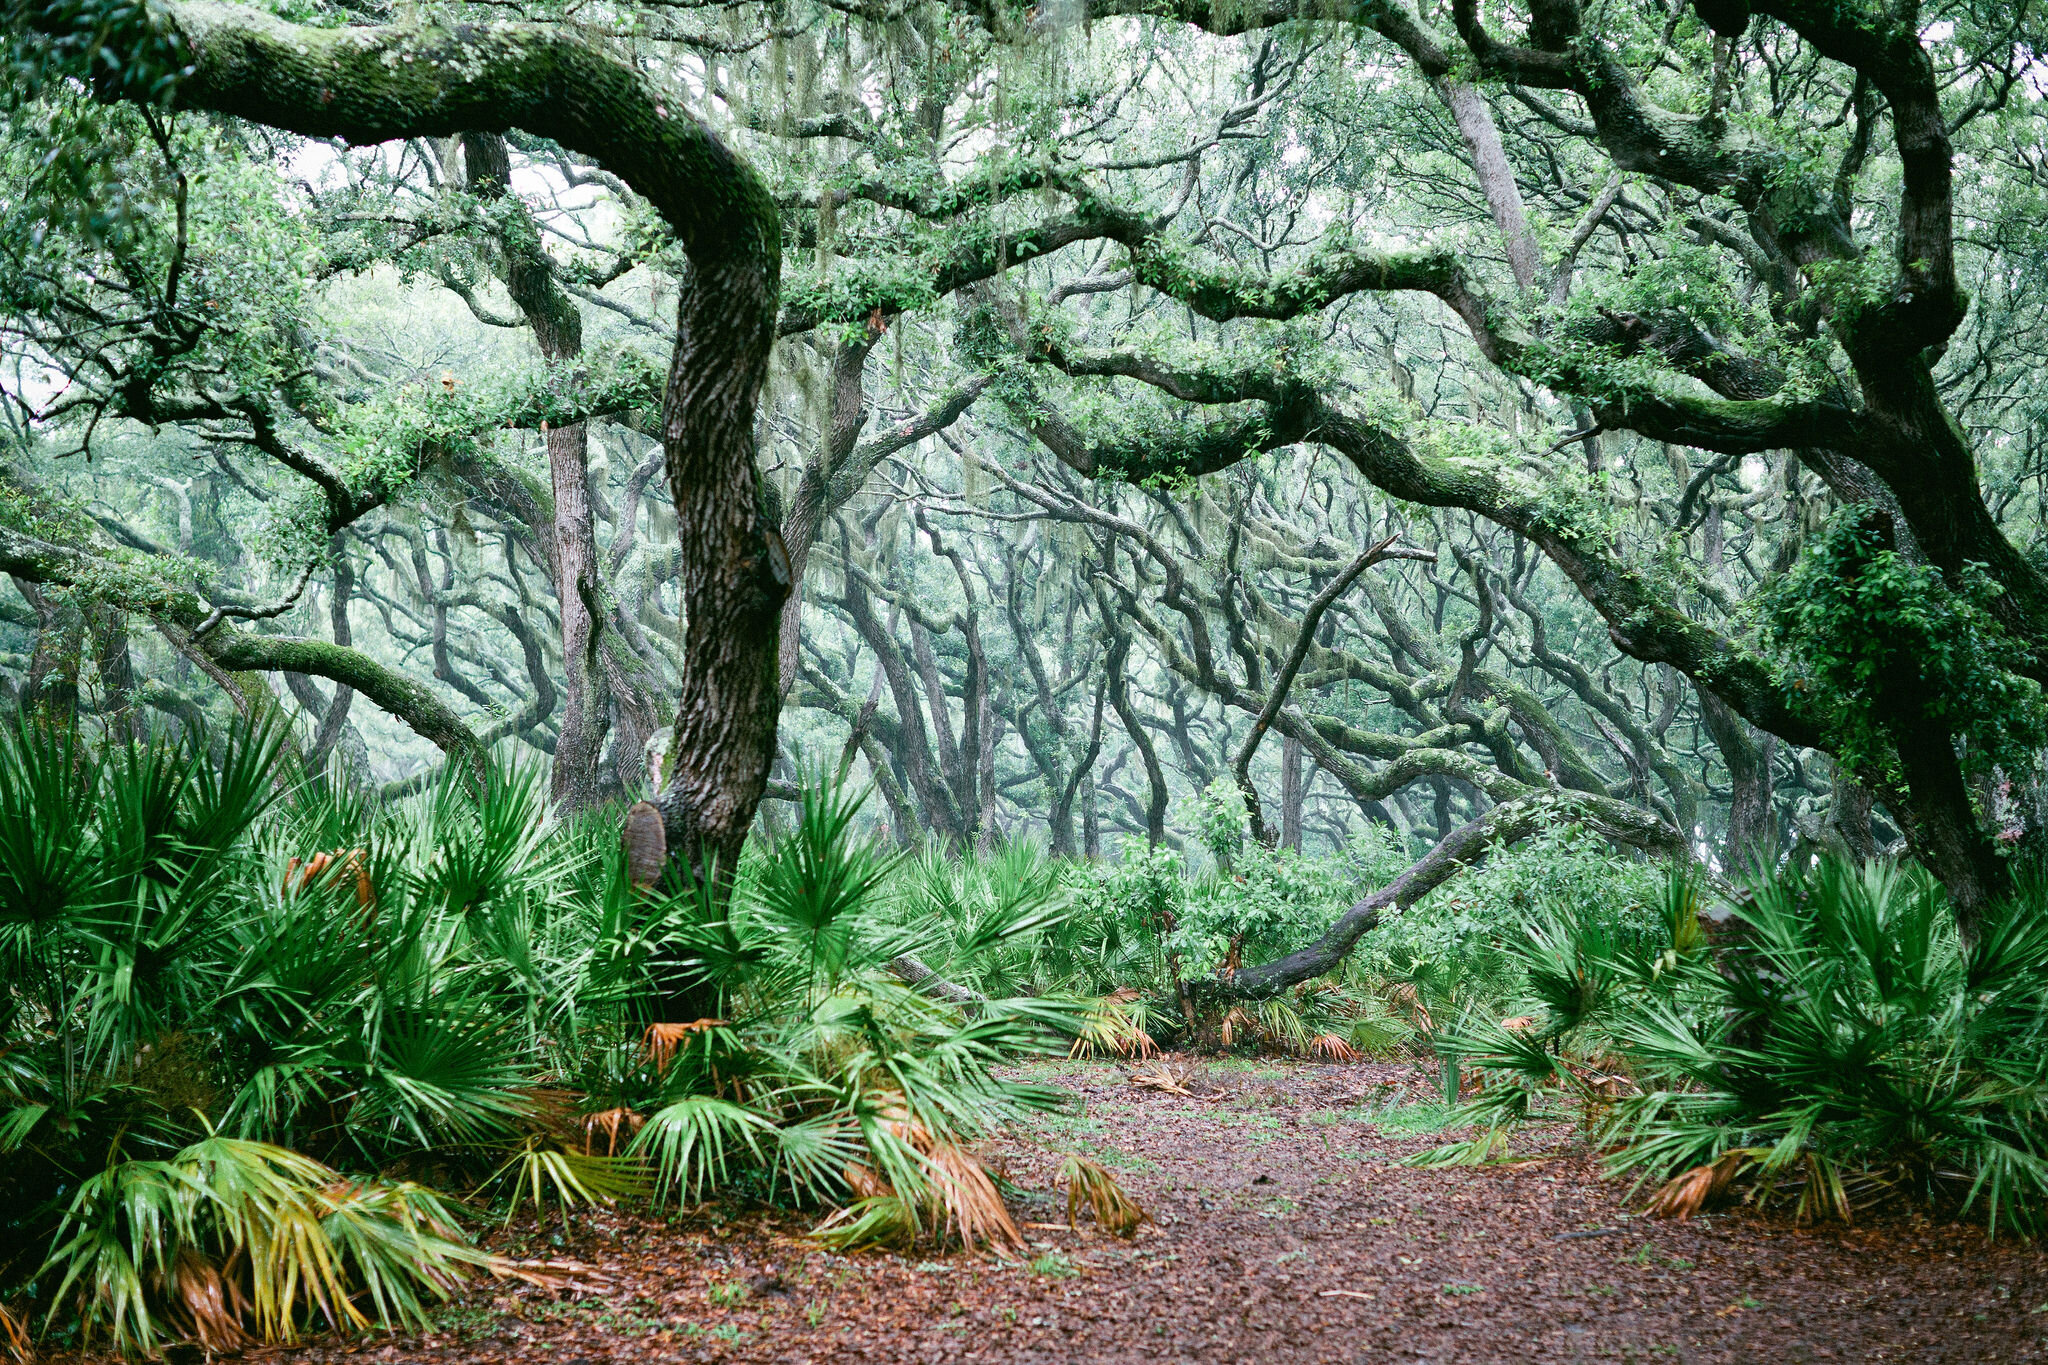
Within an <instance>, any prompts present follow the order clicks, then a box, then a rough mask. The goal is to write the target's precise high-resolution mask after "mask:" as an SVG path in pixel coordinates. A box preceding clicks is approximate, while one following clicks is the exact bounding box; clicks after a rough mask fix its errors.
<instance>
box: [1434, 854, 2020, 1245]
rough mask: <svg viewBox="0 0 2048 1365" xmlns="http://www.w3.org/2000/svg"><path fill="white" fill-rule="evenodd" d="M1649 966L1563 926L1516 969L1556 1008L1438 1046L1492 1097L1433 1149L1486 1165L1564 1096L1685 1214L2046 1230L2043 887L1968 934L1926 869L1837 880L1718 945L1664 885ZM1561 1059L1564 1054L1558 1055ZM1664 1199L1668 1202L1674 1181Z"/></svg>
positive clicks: (1543, 933) (1804, 882) (1739, 910)
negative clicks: (1786, 1206)
mask: <svg viewBox="0 0 2048 1365" xmlns="http://www.w3.org/2000/svg"><path fill="white" fill-rule="evenodd" d="M1663 901H1664V915H1665V923H1666V934H1665V937H1664V940H1663V942H1662V945H1661V947H1660V948H1659V949H1658V950H1657V951H1655V952H1648V951H1645V948H1646V946H1647V945H1645V944H1643V943H1642V942H1640V941H1632V940H1630V939H1627V938H1624V937H1621V936H1617V935H1616V934H1615V933H1614V932H1613V929H1612V926H1611V925H1608V924H1602V923H1600V922H1599V921H1597V920H1588V921H1583V922H1575V921H1571V920H1569V919H1559V920H1556V921H1553V922H1550V923H1548V924H1545V925H1543V926H1540V927H1538V928H1537V929H1536V930H1535V931H1534V932H1531V933H1528V934H1525V935H1524V936H1523V937H1522V938H1521V939H1519V940H1518V941H1517V942H1516V943H1515V944H1514V945H1513V949H1512V951H1513V952H1514V954H1515V956H1516V957H1517V959H1518V961H1519V962H1520V964H1521V966H1522V968H1523V970H1524V971H1525V973H1526V979H1527V981H1528V983H1529V985H1530V987H1531V989H1532V991H1533V992H1534V993H1535V994H1536V995H1537V996H1538V997H1539V998H1540V1000H1541V1002H1542V1014H1541V1017H1540V1019H1539V1020H1538V1022H1537V1023H1536V1024H1535V1025H1533V1026H1532V1027H1530V1028H1529V1029H1526V1030H1517V1031H1509V1030H1506V1029H1503V1028H1502V1027H1501V1026H1500V1025H1499V1024H1498V1023H1496V1022H1494V1021H1492V1020H1490V1019H1481V1020H1476V1021H1473V1022H1472V1023H1471V1024H1470V1025H1469V1026H1468V1027H1466V1028H1465V1029H1463V1030H1461V1031H1460V1032H1459V1033H1458V1035H1457V1036H1455V1037H1453V1038H1450V1039H1447V1040H1445V1042H1444V1046H1445V1047H1446V1048H1447V1049H1448V1050H1450V1051H1452V1052H1453V1053H1455V1054H1456V1055H1458V1056H1459V1057H1460V1058H1461V1059H1462V1060H1463V1062H1464V1063H1465V1064H1466V1065H1467V1066H1470V1067H1473V1068H1475V1069H1478V1070H1480V1071H1482V1072H1484V1073H1486V1074H1487V1075H1488V1077H1489V1080H1490V1082H1492V1083H1491V1084H1489V1086H1488V1088H1487V1089H1486V1090H1485V1091H1484V1092H1483V1093H1482V1094H1481V1096H1480V1097H1479V1098H1478V1099H1477V1100H1476V1101H1475V1102H1473V1103H1472V1104H1470V1105H1468V1106H1466V1108H1465V1109H1464V1110H1463V1111H1462V1112H1461V1114H1460V1115H1459V1118H1460V1120H1461V1121H1463V1122H1466V1123H1475V1122H1476V1123H1479V1124H1481V1125H1483V1127H1484V1131H1483V1132H1482V1133H1481V1135H1480V1136H1479V1137H1478V1138H1475V1139H1473V1140H1472V1141H1470V1142H1466V1143H1461V1144H1456V1145H1454V1146H1453V1147H1450V1148H1445V1149H1440V1150H1439V1151H1437V1152H1436V1153H1433V1154H1431V1156H1430V1159H1432V1160H1436V1161H1453V1160H1476V1159H1484V1158H1486V1157H1487V1156H1489V1155H1492V1154H1493V1153H1495V1152H1497V1151H1499V1150H1501V1148H1502V1146H1503V1144H1504V1141H1505V1138H1506V1135H1507V1133H1508V1131H1509V1129H1510V1128H1511V1126H1512V1125H1513V1124H1514V1123H1515V1122H1517V1121H1519V1120H1520V1119H1522V1118H1525V1117H1527V1116H1528V1115H1529V1114H1530V1113H1532V1112H1535V1111H1538V1110H1540V1108H1541V1107H1542V1105H1543V1104H1544V1103H1545V1102H1546V1101H1549V1100H1556V1099H1563V1100H1565V1101H1567V1102H1575V1103H1576V1104H1577V1105H1578V1106H1579V1108H1580V1113H1581V1115H1582V1117H1583V1118H1585V1119H1586V1120H1587V1122H1588V1124H1589V1126H1590V1127H1591V1128H1592V1130H1593V1131H1594V1132H1595V1134H1596V1136H1597V1137H1598V1139H1599V1140H1600V1141H1601V1143H1602V1144H1603V1145H1605V1146H1607V1147H1609V1148H1610V1149H1611V1155H1610V1156H1609V1158H1608V1165H1609V1168H1610V1170H1612V1171H1614V1172H1616V1173H1623V1174H1630V1175H1633V1176H1635V1177H1636V1178H1637V1180H1638V1181H1639V1182H1649V1183H1663V1184H1664V1188H1663V1189H1662V1190H1661V1191H1660V1194H1659V1198H1658V1200H1657V1203H1656V1207H1657V1208H1658V1209H1659V1210H1660V1211H1664V1212H1672V1213H1681V1214H1682V1213H1688V1212H1690V1211H1691V1210H1692V1209H1694V1208H1697V1207H1699V1205H1700V1204H1701V1203H1702V1202H1703V1201H1704V1200H1705V1199H1707V1198H1709V1197H1712V1196H1715V1195H1719V1194H1725V1193H1728V1192H1730V1191H1738V1190H1739V1191H1741V1192H1743V1193H1744V1194H1745V1195H1746V1196H1748V1197H1750V1198H1752V1199H1755V1200H1758V1201H1761V1202H1771V1201H1776V1200H1786V1201H1790V1202H1791V1203H1792V1204H1793V1205H1794V1207H1795V1208H1796V1211H1797V1212H1798V1213H1799V1215H1800V1216H1802V1217H1809V1218H1810V1217H1820V1216H1833V1217H1842V1218H1846V1217H1849V1216H1851V1215H1852V1213H1853V1211H1854V1208H1855V1207H1856V1206H1858V1205H1859V1204H1862V1203H1865V1202H1872V1201H1877V1200H1880V1199H1884V1198H1889V1197H1901V1196H1905V1197H1911V1198H1913V1199H1915V1200H1918V1201H1920V1202H1923V1203H1927V1204H1930V1205H1933V1206H1936V1207H1938V1208H1945V1209H1949V1210H1954V1211H1960V1212H1967V1213H1969V1214H1972V1215H1973V1216H1976V1217H1980V1218H1982V1219H1983V1220H1984V1221H1985V1222H1986V1224H1987V1225H1988V1226H1989V1228H1990V1229H1991V1230H1992V1231H1993V1232H1998V1231H2005V1230H2019V1231H2023V1232H2029V1233H2031V1232H2033V1231H2036V1230H2038V1228H2039V1226H2040V1223H2041V1217H2042V1213H2043V1211H2044V1209H2048V1048H2044V1043H2048V889H2044V888H2040V887H2034V888H2030V889H2028V890H2026V891H2025V892H2023V893H2022V894H2020V895H2018V896H2016V897H2014V898H2013V899H2012V900H2011V901H2010V902H2008V903H2006V904H2004V905H2002V906H1999V907H1996V908H1994V909H1993V910H1992V911H1991V912H1990V913H1988V914H1987V915H1986V917H1985V921H1984V923H1985V928H1984V930H1983V932H1982V935H1981V937H1980V938H1979V940H1978V941H1977V942H1976V943H1974V944H1971V945H1968V946H1965V945H1964V944H1963V943H1962V942H1961V940H1960V939H1959V937H1958V935H1957V933H1956V931H1955V927H1954V918H1953V915H1952V913H1951V911H1950V908H1949V906H1948V903H1947V900H1946V897H1945V896H1944V895H1943V893H1942V891H1941V889H1940V886H1939V884H1938V883H1936V882H1935V881H1934V880H1933V878H1931V877H1929V876H1928V875H1926V874H1925V873H1924V872H1922V871H1920V870H1918V869H1906V868H1897V867H1893V866H1891V865H1888V864H1882V863H1874V864H1871V865H1869V866H1867V867H1863V868H1860V869H1859V868H1855V867H1852V866H1849V865H1846V864H1844V863H1841V862H1836V861H1824V862H1821V863H1820V864H1818V865H1817V866H1815V867H1814V868H1812V869H1811V870H1809V871H1803V872H1797V873H1793V874H1788V875H1786V876H1783V877H1780V878H1777V879H1774V880H1770V881H1766V882H1763V883H1761V884H1759V885H1757V886H1756V887H1755V888H1753V890H1752V891H1751V893H1750V894H1749V896H1748V897H1747V898H1745V899H1744V900H1743V901H1741V902H1739V903H1737V904H1735V905H1733V906H1731V907H1730V908H1731V910H1732V912H1733V921H1732V924H1733V933H1732V936H1731V937H1730V939H1729V941H1728V942H1726V943H1725V944H1724V945H1722V946H1720V947H1719V948H1711V949H1710V948H1709V947H1708V945H1707V944H1706V943H1705V941H1704V938H1703V936H1702V935H1701V933H1700V931H1699V925H1698V921H1697V918H1696V901H1695V897H1694V894H1693V888H1692V887H1691V885H1690V884H1689V883H1687V882H1686V881H1685V880H1683V879H1674V880H1673V881H1672V882H1671V883H1670V884H1669V886H1668V887H1667V889H1666V894H1665V896H1664V898H1663ZM1546 1044H1548V1046H1546ZM1665 1182H1669V1183H1665Z"/></svg>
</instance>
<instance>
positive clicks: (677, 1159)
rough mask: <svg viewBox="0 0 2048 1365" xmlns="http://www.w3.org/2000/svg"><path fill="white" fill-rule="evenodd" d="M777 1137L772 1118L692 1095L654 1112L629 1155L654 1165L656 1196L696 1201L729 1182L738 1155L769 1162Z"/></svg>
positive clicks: (757, 1161)
mask: <svg viewBox="0 0 2048 1365" xmlns="http://www.w3.org/2000/svg"><path fill="white" fill-rule="evenodd" d="M774 1132H775V1123H774V1121H773V1120H772V1119H771V1118H769V1117H768V1116H767V1115H765V1114H761V1113H759V1112H757V1111H755V1110H753V1109H750V1108H748V1107H746V1106H745V1105H741V1104H735V1103H733V1102H732V1101H730V1100H723V1099H719V1098H718V1097H717V1096H715V1095H691V1096H689V1097H688V1098H686V1099H680V1100H677V1101H675V1102H674V1103H673V1104H669V1105H665V1106H663V1107H662V1108H661V1109H658V1110H656V1111H655V1113H654V1114H653V1115H652V1116H651V1117H650V1118H649V1119H648V1120H647V1123H646V1125H645V1126H644V1127H642V1128H641V1130H640V1132H639V1135H638V1136H637V1137H635V1138H634V1139H633V1145H632V1147H631V1148H630V1149H629V1151H630V1154H633V1155H639V1156H644V1157H646V1158H648V1159H649V1160H651V1161H653V1162H654V1165H655V1172H656V1176H655V1180H656V1193H657V1194H658V1195H660V1196H663V1197H666V1196H667V1195H669V1194H671V1193H672V1194H674V1195H675V1197H676V1198H677V1199H678V1200H683V1199H694V1198H697V1197H699V1196H701V1195H702V1194H703V1193H704V1192H705V1191H706V1190H707V1189H709V1188H711V1187H713V1186H715V1185H718V1184H721V1183H723V1182H724V1181H725V1180H726V1178H727V1177H728V1175H729V1174H730V1172H731V1168H732V1161H733V1157H734V1154H735V1153H736V1152H742V1151H743V1152H744V1153H745V1154H746V1155H747V1156H748V1157H750V1158H752V1160H753V1161H754V1162H755V1163H756V1164H759V1163H761V1162H763V1161H765V1160H766V1156H767V1151H768V1144H770V1143H772V1142H773V1141H774Z"/></svg>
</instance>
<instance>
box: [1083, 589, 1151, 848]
mask: <svg viewBox="0 0 2048 1365" xmlns="http://www.w3.org/2000/svg"><path fill="white" fill-rule="evenodd" d="M1099 600H1100V603H1101V606H1102V610H1103V614H1104V617H1105V619H1107V618H1108V614H1109V610H1110V604H1109V601H1108V598H1107V597H1106V596H1103V597H1101V598H1100V599H1099ZM1130 655H1131V637H1130V634H1129V632H1127V631H1126V632H1116V631H1115V630H1114V628H1112V634H1111V636H1110V642H1109V655H1108V659H1107V660H1106V663H1105V667H1106V669H1107V670H1108V678H1109V689H1108V690H1109V704H1110V705H1111V706H1112V707H1114V708H1115V709H1116V718H1117V719H1118V720H1120V721H1122V722H1123V726H1124V730H1125V732H1126V733H1127V734H1129V735H1130V737H1131V744H1132V745H1133V746H1134V747H1135V748H1136V749H1137V751H1138V757H1139V759H1140V760H1141V761H1143V763H1144V765H1145V782H1146V787H1147V796H1146V801H1145V842H1146V844H1147V845H1149V846H1150V847H1152V848H1157V847H1159V845H1161V844H1162V843H1164V842H1166V770H1165V769H1164V768H1161V767H1160V766H1159V751H1158V750H1157V749H1156V748H1154V747H1153V744H1152V736H1151V735H1150V734H1148V733H1146V730H1145V726H1144V724H1143V722H1141V721H1140V720H1139V719H1138V712H1137V708H1136V707H1134V706H1132V705H1131V686H1130V679H1129V678H1128V677H1127V676H1126V675H1125V672H1124V665H1125V664H1126V663H1127V662H1128V661H1129V659H1130Z"/></svg>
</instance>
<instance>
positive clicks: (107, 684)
mask: <svg viewBox="0 0 2048 1365" xmlns="http://www.w3.org/2000/svg"><path fill="white" fill-rule="evenodd" d="M86 624H87V626H88V627H89V628H90V630H91V632H92V652H93V661H94V662H95V663H96V664H97V665H98V666H99V673H100V687H101V689H102V690H103V692H104V694H105V695H104V696H103V697H102V698H101V703H102V705H103V706H104V708H105V710H106V714H107V729H108V732H109V733H110V734H125V735H128V736H131V737H134V738H137V739H139V738H141V737H142V731H143V722H142V710H141V708H140V707H139V706H137V704H136V696H137V691H138V688H137V684H136V681H135V660H134V658H133V656H132V655H130V654H129V652H128V613H127V612H125V611H120V610H117V609H116V608H113V607H106V606H98V605H95V606H93V607H91V608H89V609H88V610H87V612H86Z"/></svg>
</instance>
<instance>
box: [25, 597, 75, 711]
mask: <svg viewBox="0 0 2048 1365" xmlns="http://www.w3.org/2000/svg"><path fill="white" fill-rule="evenodd" d="M15 583H16V584H17V586H19V587H20V588H21V591H22V595H23V596H25V597H27V598H28V604H29V605H30V606H31V607H33V608H35V613H36V618H37V619H38V620H39V621H40V622H41V623H42V626H41V629H40V630H39V631H38V632H37V633H36V643H35V647H34V648H33V649H32V650H30V651H29V656H28V677H27V679H26V680H25V681H24V683H23V685H22V693H21V699H22V707H23V709H24V710H29V711H33V712H35V713H36V714H38V715H39V716H41V717H42V718H43V719H45V720H48V721H51V722H54V723H55V724H57V725H59V726H64V727H69V726H73V725H76V724H77V723H78V665H79V656H80V655H81V654H82V653H84V650H85V617H84V616H83V615H82V614H81V613H80V612H79V610H78V608H77V606H75V605H74V604H73V603H72V602H70V601H69V600H68V599H64V598H59V597H53V596H51V595H49V594H46V593H44V592H42V591H41V590H40V589H38V588H35V587H33V586H31V585H30V584H28V583H26V582H23V581H22V580H21V579H19V578H17V579H16V580H15Z"/></svg>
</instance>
